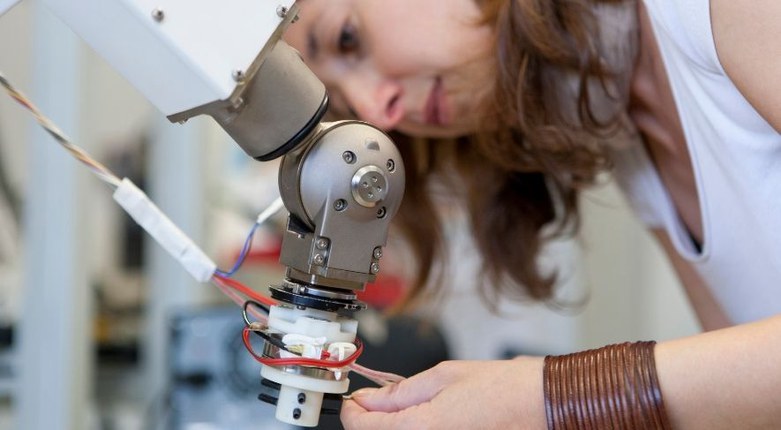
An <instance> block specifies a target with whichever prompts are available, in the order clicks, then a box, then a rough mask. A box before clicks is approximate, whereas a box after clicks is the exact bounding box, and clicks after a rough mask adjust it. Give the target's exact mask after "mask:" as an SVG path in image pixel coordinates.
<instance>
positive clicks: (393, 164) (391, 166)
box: [385, 160, 396, 173]
mask: <svg viewBox="0 0 781 430" xmlns="http://www.w3.org/2000/svg"><path fill="white" fill-rule="evenodd" d="M385 167H387V168H388V171H389V172H391V173H393V171H395V170H396V162H395V161H393V160H388V162H387V163H385Z"/></svg>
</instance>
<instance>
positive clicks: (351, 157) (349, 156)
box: [342, 151, 356, 164]
mask: <svg viewBox="0 0 781 430" xmlns="http://www.w3.org/2000/svg"><path fill="white" fill-rule="evenodd" d="M355 158H356V157H355V153H354V152H352V151H344V153H343V154H342V160H344V162H345V163H347V164H353V163H355Z"/></svg>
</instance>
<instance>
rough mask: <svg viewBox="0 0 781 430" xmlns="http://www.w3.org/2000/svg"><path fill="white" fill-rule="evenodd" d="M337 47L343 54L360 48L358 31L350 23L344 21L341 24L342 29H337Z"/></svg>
mask: <svg viewBox="0 0 781 430" xmlns="http://www.w3.org/2000/svg"><path fill="white" fill-rule="evenodd" d="M338 47H339V52H341V53H343V54H352V53H354V52H357V51H358V48H360V42H359V41H358V31H357V30H356V29H355V27H353V26H352V24H349V23H346V24H344V25H343V26H342V29H341V30H340V31H339V41H338Z"/></svg>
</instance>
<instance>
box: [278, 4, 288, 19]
mask: <svg viewBox="0 0 781 430" xmlns="http://www.w3.org/2000/svg"><path fill="white" fill-rule="evenodd" d="M277 16H278V17H280V18H284V17H285V16H287V7H285V6H282V5H279V6H277Z"/></svg>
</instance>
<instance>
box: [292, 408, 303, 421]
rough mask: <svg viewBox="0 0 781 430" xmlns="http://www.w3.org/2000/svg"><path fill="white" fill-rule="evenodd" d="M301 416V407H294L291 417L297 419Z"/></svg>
mask: <svg viewBox="0 0 781 430" xmlns="http://www.w3.org/2000/svg"><path fill="white" fill-rule="evenodd" d="M299 418H301V409H298V408H295V409H293V419H294V420H297V419H299Z"/></svg>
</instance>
